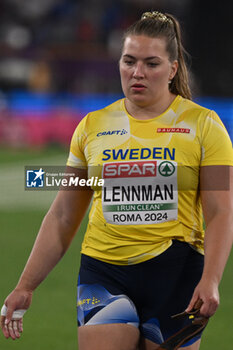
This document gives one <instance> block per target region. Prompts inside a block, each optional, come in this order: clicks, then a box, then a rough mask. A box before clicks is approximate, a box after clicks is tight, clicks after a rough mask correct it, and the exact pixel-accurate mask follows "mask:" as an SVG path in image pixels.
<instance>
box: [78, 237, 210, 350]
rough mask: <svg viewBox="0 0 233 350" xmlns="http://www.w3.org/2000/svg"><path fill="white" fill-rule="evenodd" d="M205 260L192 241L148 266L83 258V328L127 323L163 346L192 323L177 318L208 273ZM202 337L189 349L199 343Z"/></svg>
mask: <svg viewBox="0 0 233 350" xmlns="http://www.w3.org/2000/svg"><path fill="white" fill-rule="evenodd" d="M203 264H204V257H203V255H201V254H199V253H198V252H196V251H195V250H194V249H193V248H191V247H190V246H189V245H188V244H187V243H183V242H180V241H173V244H172V245H171V247H169V248H168V249H167V250H166V251H165V252H164V253H162V254H160V255H159V256H157V257H155V258H153V259H150V260H148V261H146V262H143V263H139V264H135V265H129V266H122V265H113V264H108V263H105V262H102V261H99V260H96V259H93V258H91V257H89V256H86V255H82V257H81V266H80V273H79V279H78V299H77V313H78V325H79V326H84V325H95V324H106V323H126V324H131V325H133V326H135V327H138V328H139V329H140V332H141V334H142V336H144V337H145V338H147V339H149V340H151V341H152V342H154V343H157V344H160V343H162V342H163V341H164V340H166V339H167V338H168V337H170V336H171V335H173V334H174V333H176V332H177V331H179V330H180V329H181V328H182V327H184V326H185V325H187V324H188V323H189V322H191V321H189V320H174V319H171V316H172V315H175V314H177V313H180V312H182V311H184V310H185V309H186V307H187V305H188V304H189V302H190V300H191V297H192V294H193V291H194V289H195V287H196V285H197V283H198V282H199V280H200V278H201V275H202V271H203ZM199 338H200V335H199V336H197V337H195V338H193V339H192V340H191V341H189V342H188V343H186V344H185V346H187V345H190V344H192V343H194V342H195V341H196V340H197V339H199Z"/></svg>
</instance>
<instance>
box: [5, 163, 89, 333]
mask: <svg viewBox="0 0 233 350" xmlns="http://www.w3.org/2000/svg"><path fill="white" fill-rule="evenodd" d="M67 171H68V172H69V173H75V176H77V177H79V178H86V171H84V170H78V169H75V168H70V167H67ZM92 194H93V191H92V190H91V189H87V188H85V189H83V187H82V188H80V187H79V188H73V189H70V188H69V189H63V190H60V191H59V192H58V194H57V196H56V198H55V200H54V202H53V204H52V205H51V208H50V209H49V211H48V213H47V215H46V216H45V218H44V220H43V222H42V225H41V228H40V230H39V233H38V236H37V238H36V241H35V244H34V246H33V249H32V252H31V254H30V256H29V259H28V261H27V264H26V266H25V268H24V271H23V273H22V275H21V277H20V279H19V282H18V284H17V286H16V287H15V289H14V290H13V291H12V293H11V294H10V295H9V296H8V297H7V298H6V300H5V302H4V304H5V305H6V307H7V313H6V316H1V327H2V331H3V334H4V336H5V337H6V338H9V337H11V338H12V339H16V338H19V336H20V333H21V332H22V319H20V320H17V321H13V320H12V315H13V312H14V311H15V310H18V309H28V308H29V306H30V304H31V299H32V294H33V291H34V290H35V289H36V287H37V286H38V285H39V284H40V283H41V282H42V281H43V280H44V279H45V277H46V276H47V275H48V273H49V272H50V271H51V270H52V269H53V267H54V266H55V265H56V264H57V263H58V262H59V260H60V259H61V258H62V256H63V255H64V253H65V252H66V250H67V249H68V247H69V245H70V243H71V241H72V239H73V237H74V235H75V233H76V231H77V229H78V227H79V225H80V223H81V221H82V219H83V217H84V215H85V213H86V211H87V209H88V206H89V204H90V201H91V198H92Z"/></svg>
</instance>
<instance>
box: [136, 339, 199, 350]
mask: <svg viewBox="0 0 233 350" xmlns="http://www.w3.org/2000/svg"><path fill="white" fill-rule="evenodd" d="M200 343H201V339H199V340H198V341H196V342H195V343H194V344H192V345H189V346H183V347H181V348H179V349H178V350H199V348H200ZM158 347H159V344H155V343H154V342H152V341H150V340H149V339H145V338H142V337H141V339H140V345H139V350H156V349H158Z"/></svg>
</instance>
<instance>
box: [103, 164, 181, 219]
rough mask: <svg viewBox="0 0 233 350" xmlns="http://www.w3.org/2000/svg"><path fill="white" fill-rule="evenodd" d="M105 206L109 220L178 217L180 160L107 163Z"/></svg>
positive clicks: (106, 216) (104, 193)
mask: <svg viewBox="0 0 233 350" xmlns="http://www.w3.org/2000/svg"><path fill="white" fill-rule="evenodd" d="M102 178H103V179H104V186H103V188H102V208H103V215H104V218H105V220H106V221H107V223H109V224H115V225H148V224H156V223H162V222H166V221H171V220H177V209H178V193H177V163H176V162H173V161H172V162H171V161H167V160H156V161H155V160H147V161H138V160H137V161H125V162H114V163H105V164H104V165H103V173H102Z"/></svg>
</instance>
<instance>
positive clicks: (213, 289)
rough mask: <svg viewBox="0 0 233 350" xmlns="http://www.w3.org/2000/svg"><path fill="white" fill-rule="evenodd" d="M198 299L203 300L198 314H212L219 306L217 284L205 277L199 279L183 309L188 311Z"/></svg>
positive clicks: (207, 315)
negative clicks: (186, 305)
mask: <svg viewBox="0 0 233 350" xmlns="http://www.w3.org/2000/svg"><path fill="white" fill-rule="evenodd" d="M199 299H201V300H202V302H203V304H202V306H201V308H200V314H201V315H202V316H205V317H210V316H213V314H214V313H215V312H216V310H217V308H218V306H219V291H218V284H217V283H215V282H213V281H209V280H207V279H201V280H200V282H199V283H198V285H197V287H196V288H195V290H194V293H193V296H192V299H191V301H190V303H189V305H188V307H187V309H186V310H185V311H187V312H190V311H191V310H192V309H193V308H194V305H195V304H196V302H197V301H198V300H199Z"/></svg>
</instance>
